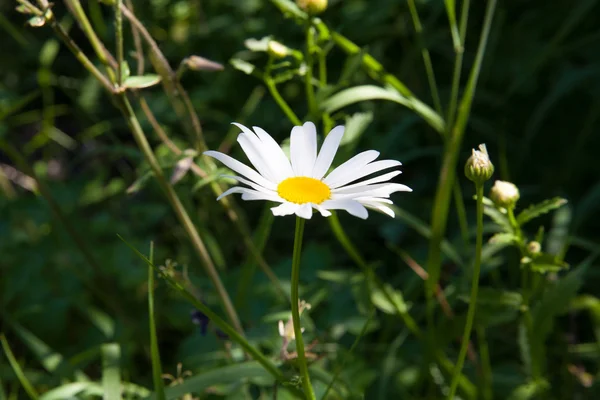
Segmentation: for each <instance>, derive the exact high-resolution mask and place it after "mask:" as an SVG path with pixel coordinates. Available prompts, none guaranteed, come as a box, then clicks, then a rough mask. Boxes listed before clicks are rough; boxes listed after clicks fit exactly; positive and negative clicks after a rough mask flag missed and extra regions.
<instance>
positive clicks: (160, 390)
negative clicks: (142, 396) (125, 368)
mask: <svg viewBox="0 0 600 400" xmlns="http://www.w3.org/2000/svg"><path fill="white" fill-rule="evenodd" d="M148 258H149V260H150V262H151V263H154V242H150V255H149V257H148ZM154 316H155V312H154V269H153V268H152V267H151V266H148V320H149V330H150V355H151V361H152V382H153V383H154V393H155V394H156V399H157V400H165V399H166V397H165V385H164V383H163V378H162V364H161V362H160V352H159V349H158V336H157V334H156V321H155V318H154Z"/></svg>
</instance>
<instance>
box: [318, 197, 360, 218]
mask: <svg viewBox="0 0 600 400" xmlns="http://www.w3.org/2000/svg"><path fill="white" fill-rule="evenodd" d="M320 205H321V207H323V208H325V209H327V210H346V211H348V213H350V214H351V215H354V216H355V217H358V218H362V219H367V217H368V216H369V212H368V211H367V209H366V208H365V206H363V205H362V204H360V203H359V202H358V201H355V200H351V199H343V200H327V201H324V202H322V203H321V204H320Z"/></svg>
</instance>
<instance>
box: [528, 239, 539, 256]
mask: <svg viewBox="0 0 600 400" xmlns="http://www.w3.org/2000/svg"><path fill="white" fill-rule="evenodd" d="M540 251H542V245H541V244H540V242H537V241H535V240H533V241H531V242H529V243H527V252H528V253H529V254H531V255H536V254H539V253H540Z"/></svg>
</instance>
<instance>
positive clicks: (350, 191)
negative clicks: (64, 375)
mask: <svg viewBox="0 0 600 400" xmlns="http://www.w3.org/2000/svg"><path fill="white" fill-rule="evenodd" d="M352 186H353V187H350V186H348V187H343V188H339V189H338V190H336V191H335V193H332V194H331V198H333V199H342V198H348V197H352V198H357V197H390V194H392V193H395V192H412V189H411V188H409V187H408V186H406V185H402V184H400V183H380V184H376V185H352Z"/></svg>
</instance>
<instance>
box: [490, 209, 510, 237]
mask: <svg viewBox="0 0 600 400" xmlns="http://www.w3.org/2000/svg"><path fill="white" fill-rule="evenodd" d="M483 213H484V214H485V215H487V216H488V217H490V218H491V219H492V220H493V221H494V222H495V223H496V224H497V225H499V226H500V227H501V228H502V230H503V231H504V232H512V227H511V225H510V222H509V221H508V218H507V217H506V215H504V214H503V213H502V212H500V211H499V210H498V209H497V208H495V207H488V206H483Z"/></svg>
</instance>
